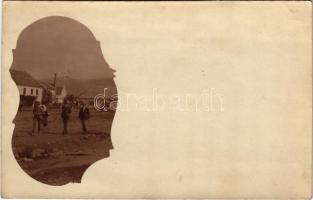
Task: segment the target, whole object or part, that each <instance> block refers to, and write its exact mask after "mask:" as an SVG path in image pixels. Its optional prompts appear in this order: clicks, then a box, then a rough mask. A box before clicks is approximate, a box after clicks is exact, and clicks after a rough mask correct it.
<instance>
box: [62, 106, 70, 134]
mask: <svg viewBox="0 0 313 200" xmlns="http://www.w3.org/2000/svg"><path fill="white" fill-rule="evenodd" d="M70 113H71V107H70V106H69V104H68V102H67V101H66V100H64V103H63V105H62V111H61V117H62V121H63V135H64V134H67V133H68V132H67V124H68V120H69V118H70Z"/></svg>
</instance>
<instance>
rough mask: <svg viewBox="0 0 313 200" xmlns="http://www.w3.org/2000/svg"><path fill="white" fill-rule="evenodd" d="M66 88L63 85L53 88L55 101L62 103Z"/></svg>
mask: <svg viewBox="0 0 313 200" xmlns="http://www.w3.org/2000/svg"><path fill="white" fill-rule="evenodd" d="M66 94H67V92H66V89H65V87H56V88H55V99H56V102H57V103H63V101H64V98H65V97H66Z"/></svg>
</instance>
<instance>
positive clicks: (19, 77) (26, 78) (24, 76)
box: [10, 69, 42, 88]
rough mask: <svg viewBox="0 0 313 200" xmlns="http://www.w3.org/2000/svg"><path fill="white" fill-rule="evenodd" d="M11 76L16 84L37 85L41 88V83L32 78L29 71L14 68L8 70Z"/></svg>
mask: <svg viewBox="0 0 313 200" xmlns="http://www.w3.org/2000/svg"><path fill="white" fill-rule="evenodd" d="M10 73H11V77H12V79H13V80H14V82H15V83H16V85H21V86H29V87H38V88H41V87H42V86H41V84H40V83H39V82H38V81H37V80H36V79H35V78H33V77H32V76H31V75H30V74H29V73H27V72H25V71H18V70H15V69H11V70H10Z"/></svg>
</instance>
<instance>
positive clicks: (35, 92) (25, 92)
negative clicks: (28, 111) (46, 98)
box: [10, 69, 43, 105]
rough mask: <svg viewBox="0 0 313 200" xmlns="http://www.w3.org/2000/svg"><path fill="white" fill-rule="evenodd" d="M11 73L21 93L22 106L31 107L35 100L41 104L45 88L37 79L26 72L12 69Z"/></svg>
mask: <svg viewBox="0 0 313 200" xmlns="http://www.w3.org/2000/svg"><path fill="white" fill-rule="evenodd" d="M10 73H11V76H12V79H13V80H14V82H15V84H16V85H17V88H18V91H19V93H20V104H21V105H31V104H32V103H33V101H34V100H37V101H40V102H41V100H42V97H43V88H42V85H41V84H40V83H39V82H38V81H37V80H36V79H35V78H33V77H32V76H31V75H30V74H28V73H27V72H25V71H18V70H14V69H11V70H10Z"/></svg>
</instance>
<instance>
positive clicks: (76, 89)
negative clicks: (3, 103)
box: [10, 69, 116, 185]
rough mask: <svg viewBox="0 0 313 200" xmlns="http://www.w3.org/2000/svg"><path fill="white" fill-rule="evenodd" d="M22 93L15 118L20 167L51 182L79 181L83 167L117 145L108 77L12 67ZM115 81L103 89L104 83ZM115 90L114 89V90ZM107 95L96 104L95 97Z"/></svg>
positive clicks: (16, 152) (13, 76) (108, 153)
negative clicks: (42, 75) (40, 74)
mask: <svg viewBox="0 0 313 200" xmlns="http://www.w3.org/2000/svg"><path fill="white" fill-rule="evenodd" d="M10 73H11V76H12V79H13V80H14V82H15V83H16V86H17V89H18V91H19V94H20V103H19V107H18V109H17V114H16V116H15V119H14V121H13V123H14V125H15V128H14V133H13V139H12V149H13V153H14V156H15V158H16V160H17V161H18V163H19V165H20V166H21V167H22V169H23V170H24V171H25V172H26V173H27V174H28V175H30V176H31V177H32V178H34V179H36V180H38V181H40V182H42V183H45V184H50V185H63V184H66V183H69V182H80V181H81V178H82V175H83V173H84V171H85V170H86V169H87V168H88V167H89V166H90V165H91V164H92V163H94V162H96V161H98V160H100V159H103V158H106V157H108V156H109V155H110V150H112V149H113V144H112V141H111V135H110V134H111V126H112V123H113V118H114V114H115V109H112V106H110V105H112V103H113V102H114V101H116V99H114V98H112V91H113V93H116V91H115V90H116V88H115V85H113V86H112V85H110V81H108V80H106V79H93V80H79V79H73V78H71V77H70V76H63V75H62V74H59V73H57V72H56V73H54V74H51V77H50V78H48V79H46V80H38V79H36V78H34V77H33V76H32V75H31V74H30V72H26V71H21V70H15V69H11V70H10ZM108 86H109V87H112V88H113V89H112V90H107V92H108V94H103V91H104V87H108ZM110 91H111V92H110ZM98 94H103V95H104V98H103V100H102V102H101V101H100V102H97V103H98V104H102V106H100V107H101V108H102V109H100V110H99V109H96V108H95V106H94V104H95V102H94V97H95V96H96V95H98Z"/></svg>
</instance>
